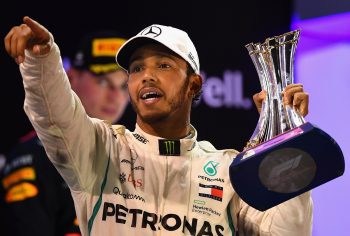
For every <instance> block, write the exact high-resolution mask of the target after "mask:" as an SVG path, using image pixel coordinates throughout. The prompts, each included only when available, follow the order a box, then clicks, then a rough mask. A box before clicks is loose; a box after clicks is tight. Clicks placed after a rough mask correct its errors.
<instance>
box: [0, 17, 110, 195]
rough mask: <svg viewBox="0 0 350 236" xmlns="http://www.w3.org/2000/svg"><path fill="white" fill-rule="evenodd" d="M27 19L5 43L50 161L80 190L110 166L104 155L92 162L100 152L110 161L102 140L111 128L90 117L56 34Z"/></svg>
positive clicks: (26, 103) (29, 111)
mask: <svg viewBox="0 0 350 236" xmlns="http://www.w3.org/2000/svg"><path fill="white" fill-rule="evenodd" d="M23 22H24V24H21V25H20V26H15V27H13V28H12V29H11V30H10V32H9V33H8V34H7V36H6V37H5V47H6V51H7V52H8V54H9V55H10V56H11V57H12V58H14V59H15V61H16V62H17V63H18V64H20V69H21V74H22V77H23V84H24V89H25V102H24V109H25V112H26V114H27V116H28V117H29V119H30V121H31V122H32V124H33V126H34V128H35V129H36V131H37V133H38V136H39V138H40V139H41V141H42V142H43V144H44V147H45V150H46V152H47V154H48V156H49V158H50V160H51V161H52V162H53V164H54V165H55V166H56V168H57V169H58V170H59V172H60V173H61V175H62V176H63V177H64V179H65V180H66V182H67V183H68V184H69V186H70V187H71V188H72V189H73V190H81V189H83V188H86V187H88V186H90V185H91V183H92V182H93V181H94V180H95V179H96V178H97V173H98V172H99V171H100V169H103V168H105V166H104V165H103V163H104V162H103V161H101V159H100V161H99V162H98V163H101V165H103V166H99V164H96V165H93V163H94V158H95V156H97V154H98V156H99V158H106V159H107V154H106V151H105V148H104V145H102V143H105V142H106V139H107V138H108V137H109V136H110V135H109V132H108V130H109V129H108V127H107V125H105V124H104V123H103V122H102V121H100V120H97V119H91V118H89V117H88V116H87V114H86V112H85V110H84V108H83V106H82V104H81V102H80V100H79V98H78V97H77V95H76V94H75V93H74V92H73V91H72V90H71V87H70V83H69V80H68V78H67V75H66V73H65V71H64V69H63V65H62V61H61V57H60V52H59V49H58V46H57V45H56V44H55V43H54V40H53V37H52V35H51V33H50V32H49V31H48V30H47V29H46V28H45V27H44V26H42V25H40V24H39V23H38V22H36V21H34V20H32V19H31V18H29V17H24V19H23ZM97 134H99V135H97ZM97 144H100V145H97ZM98 147H101V148H98ZM97 148H98V149H97ZM97 152H98V153H97ZM95 173H96V174H95Z"/></svg>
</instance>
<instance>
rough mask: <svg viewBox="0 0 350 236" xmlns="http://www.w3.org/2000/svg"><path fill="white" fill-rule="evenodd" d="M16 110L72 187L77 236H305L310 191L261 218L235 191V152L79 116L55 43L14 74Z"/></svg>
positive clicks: (193, 135)
mask: <svg viewBox="0 0 350 236" xmlns="http://www.w3.org/2000/svg"><path fill="white" fill-rule="evenodd" d="M20 69H21V73H22V76H23V78H24V88H25V93H26V95H25V103H24V109H25V111H26V113H27V115H28V117H29V119H30V120H31V122H32V124H33V125H34V127H35V129H36V131H37V133H38V135H39V137H40V139H41V140H42V142H43V144H44V146H45V150H46V152H47V153H48V156H49V158H50V160H51V161H52V163H53V164H54V165H55V167H56V168H57V169H58V171H59V172H60V174H61V175H62V176H63V178H64V179H65V181H66V182H67V184H68V185H69V187H70V189H71V193H72V196H73V199H74V202H75V208H76V211H77V216H78V221H79V225H80V228H81V232H82V234H83V235H98V236H101V235H128V236H129V235H146V236H147V235H238V234H239V235H240V236H243V235H281V236H289V235H293V236H294V235H298V236H303V235H310V234H311V225H312V200H311V197H310V193H309V192H308V193H305V194H303V195H300V196H298V197H295V198H293V199H291V200H289V201H287V202H285V203H283V204H280V205H278V206H276V207H274V208H271V209H269V210H267V211H265V212H260V211H258V210H255V209H254V208H252V207H250V206H248V205H247V204H246V203H245V202H243V201H242V200H241V199H240V198H239V197H238V195H237V194H236V193H235V192H234V190H233V188H232V186H231V183H230V179H229V166H230V164H231V162H232V160H233V159H234V158H235V156H236V154H237V152H236V151H235V150H216V149H215V148H214V147H213V146H212V145H211V144H210V143H208V142H198V141H197V140H196V136H197V134H196V130H195V129H194V128H193V127H192V130H191V137H188V138H186V139H181V140H164V139H161V138H159V137H154V136H151V135H148V134H146V133H145V132H143V131H142V130H141V129H140V128H139V127H137V126H136V129H135V131H134V132H131V131H129V130H126V129H125V128H124V127H123V126H113V127H112V126H111V125H110V124H108V123H107V122H104V121H101V120H98V119H92V118H90V117H88V116H87V114H86V113H85V111H84V108H83V106H82V104H81V102H80V100H79V99H78V97H77V95H76V94H75V93H74V92H72V90H71V89H70V84H69V81H68V79H67V76H66V74H65V71H64V69H63V66H62V62H61V59H60V52H59V49H58V47H57V45H56V44H55V43H52V48H51V51H50V52H49V53H48V54H47V55H44V56H40V57H35V56H34V55H33V54H31V53H30V52H28V51H27V52H26V59H25V62H24V63H22V64H21V66H20Z"/></svg>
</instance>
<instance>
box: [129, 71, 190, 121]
mask: <svg viewBox="0 0 350 236" xmlns="http://www.w3.org/2000/svg"><path fill="white" fill-rule="evenodd" d="M189 81H190V80H189V77H188V76H187V77H186V79H185V81H184V83H183V85H182V86H181V88H180V91H179V92H178V93H176V94H177V95H176V96H174V97H172V98H171V99H170V101H168V104H169V109H168V110H163V111H157V112H152V113H151V114H147V115H143V114H142V113H141V112H140V110H139V108H138V107H137V105H136V102H135V101H134V100H133V99H132V98H131V97H130V102H131V105H132V107H133V109H134V111H135V112H136V114H137V116H138V117H139V118H140V119H141V120H142V121H143V122H145V123H148V124H155V123H159V122H162V121H164V120H166V119H168V118H169V117H170V116H171V115H172V114H173V112H174V111H176V110H179V109H181V108H182V106H183V104H184V102H185V99H186V91H187V87H188V85H189Z"/></svg>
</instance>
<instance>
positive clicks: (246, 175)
mask: <svg viewBox="0 0 350 236" xmlns="http://www.w3.org/2000/svg"><path fill="white" fill-rule="evenodd" d="M299 35H300V31H299V30H295V31H291V32H288V33H285V34H282V35H279V36H275V37H271V38H267V39H266V40H265V42H264V43H250V44H247V45H246V48H247V49H248V51H249V55H250V57H251V59H252V60H253V63H254V66H255V69H256V71H257V72H258V76H259V81H260V85H261V88H262V89H263V90H265V91H266V99H265V100H264V102H263V104H262V109H261V112H260V117H259V121H258V124H257V126H256V128H255V131H254V132H253V135H252V136H251V138H250V140H249V141H248V143H247V145H246V147H245V149H244V150H243V151H242V152H241V153H239V154H238V155H237V157H236V158H235V159H234V161H233V162H232V164H231V165H230V179H231V183H232V186H233V188H234V189H235V191H236V192H237V194H238V195H239V196H240V197H241V198H242V199H243V200H244V201H245V202H246V203H248V204H249V205H251V206H252V207H254V208H256V209H258V210H266V209H268V208H270V207H273V206H275V205H278V204H279V203H282V202H284V201H286V200H288V199H290V198H293V197H295V196H297V195H299V194H302V193H304V192H306V191H308V190H310V189H312V188H315V187H317V186H319V185H321V184H323V183H325V182H328V181H330V180H332V179H334V178H337V177H339V176H341V175H342V174H343V173H344V170H345V162H344V156H343V154H342V151H341V149H340V147H339V146H338V144H337V143H336V142H335V140H334V139H333V138H332V137H330V136H329V135H328V134H327V133H325V132H324V131H323V130H321V129H319V128H318V127H316V126H314V125H313V124H311V123H310V122H306V121H305V120H304V118H303V117H302V116H301V115H300V113H299V112H298V110H296V109H294V108H293V107H292V106H289V105H287V106H285V105H284V104H283V100H282V92H283V90H284V89H285V88H286V87H287V86H288V85H290V84H293V83H294V74H293V70H294V66H293V64H294V54H295V51H296V46H297V43H298V40H299Z"/></svg>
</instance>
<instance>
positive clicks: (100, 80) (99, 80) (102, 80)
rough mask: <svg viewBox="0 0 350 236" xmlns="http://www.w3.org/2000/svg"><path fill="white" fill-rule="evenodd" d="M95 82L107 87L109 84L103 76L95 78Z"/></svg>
mask: <svg viewBox="0 0 350 236" xmlns="http://www.w3.org/2000/svg"><path fill="white" fill-rule="evenodd" d="M97 83H98V85H99V86H101V87H107V86H108V85H109V81H108V80H107V79H105V78H103V77H102V78H98V79H97Z"/></svg>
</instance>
